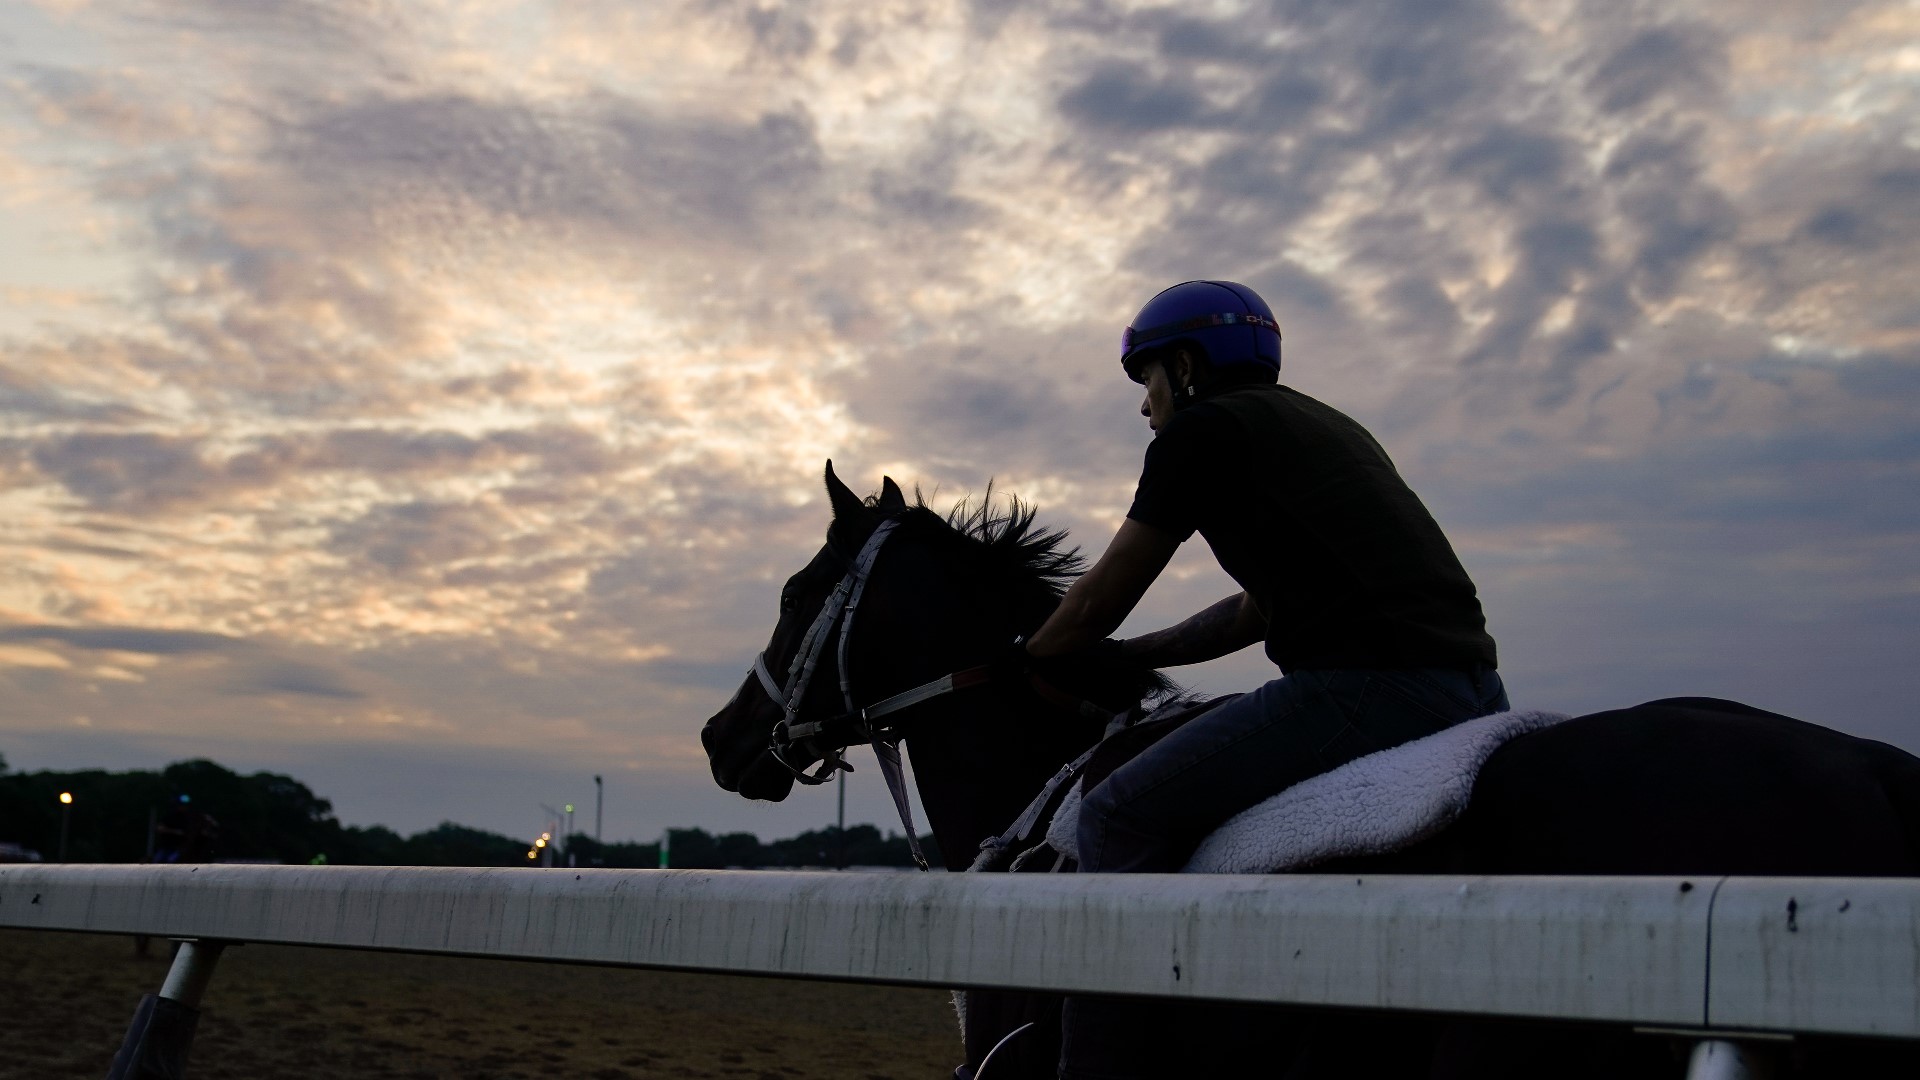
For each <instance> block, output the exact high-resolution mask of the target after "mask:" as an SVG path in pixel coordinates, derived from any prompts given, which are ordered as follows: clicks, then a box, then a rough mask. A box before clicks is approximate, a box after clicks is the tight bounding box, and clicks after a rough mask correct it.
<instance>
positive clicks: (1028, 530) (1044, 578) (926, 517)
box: [868, 483, 1178, 697]
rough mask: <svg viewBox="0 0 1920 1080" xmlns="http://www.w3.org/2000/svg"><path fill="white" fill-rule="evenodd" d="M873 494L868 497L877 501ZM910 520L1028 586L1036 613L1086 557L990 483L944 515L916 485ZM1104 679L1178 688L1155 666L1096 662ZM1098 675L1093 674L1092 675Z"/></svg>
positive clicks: (1054, 599)
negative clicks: (946, 537) (950, 540)
mask: <svg viewBox="0 0 1920 1080" xmlns="http://www.w3.org/2000/svg"><path fill="white" fill-rule="evenodd" d="M877 501H878V500H877V497H876V498H874V499H869V500H868V505H873V504H874V503H876V502H877ZM907 513H908V515H910V519H912V520H918V521H920V522H922V523H923V527H925V528H928V529H929V530H930V531H932V532H934V533H945V534H946V535H947V536H948V537H950V538H952V539H953V540H956V541H959V542H961V543H963V544H964V546H965V547H967V548H968V549H970V550H971V551H973V552H974V553H975V554H977V555H979V556H981V557H982V558H983V559H984V560H985V561H986V563H987V564H988V565H989V566H990V567H992V568H993V569H994V570H995V571H996V572H998V573H999V574H1000V575H1002V576H1004V577H1005V578H1006V579H1007V580H1008V581H1009V582H1010V583H1012V584H1013V585H1014V586H1016V587H1017V588H1020V589H1023V590H1030V591H1031V595H1032V596H1033V597H1034V599H1035V600H1036V602H1037V603H1038V605H1039V606H1041V607H1042V609H1043V610H1042V614H1041V617H1042V618H1044V614H1045V612H1048V611H1051V610H1052V609H1053V608H1054V607H1055V606H1056V605H1058V603H1059V601H1060V597H1061V596H1062V595H1063V594H1064V593H1065V592H1066V591H1067V586H1069V585H1071V584H1072V583H1073V580H1074V579H1075V578H1077V577H1079V576H1080V574H1081V572H1082V571H1083V570H1085V569H1086V563H1087V560H1086V558H1085V556H1083V555H1081V554H1080V549H1079V547H1077V546H1074V547H1069V546H1068V537H1067V531H1066V530H1065V529H1050V528H1047V527H1045V526H1043V525H1040V524H1038V523H1037V521H1036V518H1037V517H1038V515H1039V511H1038V510H1037V509H1036V508H1035V507H1034V505H1033V504H1032V503H1029V502H1026V501H1024V500H1022V499H1020V498H1019V497H1018V496H1015V495H1008V496H1005V497H1004V498H996V496H995V492H994V490H993V485H992V483H988V485H987V490H986V492H985V493H984V494H983V495H981V497H980V498H979V499H978V500H974V499H971V498H968V499H962V500H960V502H959V503H957V504H956V505H955V506H954V507H953V509H951V510H949V511H947V513H946V515H945V516H944V517H943V516H942V515H941V514H940V513H939V512H938V511H936V510H934V509H933V508H932V507H931V506H928V505H927V500H926V496H925V495H923V494H922V493H921V491H920V489H919V488H917V487H916V488H915V489H914V492H913V505H912V506H910V507H909V508H908V510H907ZM1097 666H1099V667H1101V668H1105V669H1106V670H1105V671H1104V676H1105V678H1107V679H1112V678H1115V677H1118V678H1119V679H1120V680H1122V681H1124V682H1126V683H1128V684H1130V685H1131V686H1133V687H1135V688H1136V692H1138V693H1139V694H1141V695H1143V696H1148V697H1152V696H1158V695H1163V694H1167V693H1170V692H1173V691H1176V690H1177V689H1178V685H1177V684H1176V683H1175V682H1174V681H1173V680H1172V679H1169V678H1167V677H1166V676H1165V675H1162V674H1161V673H1160V672H1159V671H1157V670H1155V669H1153V668H1148V667H1142V666H1141V665H1139V664H1137V663H1131V662H1125V661H1122V662H1120V663H1118V664H1111V665H1109V664H1105V663H1102V664H1098V665H1097ZM1096 677H1098V675H1096Z"/></svg>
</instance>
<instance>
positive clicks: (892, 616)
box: [701, 461, 1920, 1080]
mask: <svg viewBox="0 0 1920 1080" xmlns="http://www.w3.org/2000/svg"><path fill="white" fill-rule="evenodd" d="M825 480H826V487H827V493H828V497H829V502H830V504H831V508H832V520H831V523H830V524H829V526H828V529H827V536H826V541H825V543H824V544H823V545H822V547H821V548H820V550H819V551H818V552H817V553H816V554H815V555H814V557H813V558H812V560H811V561H809V562H808V563H807V565H806V566H805V567H803V568H802V569H801V570H800V571H799V572H798V573H796V574H794V575H793V576H792V577H791V578H789V579H788V580H787V581H786V583H785V585H784V586H783V588H782V590H781V594H780V609H779V616H778V619H777V621H776V623H775V626H774V630H773V633H772V635H771V637H770V638H769V639H768V641H767V645H766V647H765V649H764V650H763V651H762V653H761V654H760V656H759V657H758V658H756V660H755V661H754V664H753V667H752V669H751V670H750V671H749V672H748V673H747V674H746V676H745V677H744V679H743V681H742V682H741V684H740V687H739V689H738V690H737V691H736V692H735V693H734V695H733V697H732V699H731V700H729V701H728V702H727V703H726V705H725V706H723V707H722V708H721V709H720V711H719V712H717V713H715V714H714V715H713V716H712V717H711V718H710V719H709V720H708V721H707V723H706V725H705V727H704V728H703V729H702V731H701V742H702V744H703V745H704V747H705V749H706V752H707V755H708V759H709V763H710V765H711V767H712V772H713V777H714V780H715V781H716V782H717V783H718V784H719V785H720V786H721V787H722V788H724V789H726V790H729V791H734V792H737V793H739V794H741V795H742V796H745V797H747V798H751V799H760V800H768V801H775V802H777V801H780V800H782V799H784V798H786V797H787V795H788V794H789V793H790V792H791V791H792V789H793V786H794V784H795V783H796V782H798V783H820V782H823V781H824V780H825V779H827V778H829V777H830V776H831V774H832V772H833V771H834V770H836V769H839V768H846V767H848V766H846V765H845V763H844V761H842V760H841V759H840V756H839V752H838V751H839V749H841V748H844V747H845V746H846V745H849V744H850V743H852V742H855V741H861V740H865V739H869V738H871V739H873V740H874V742H875V746H876V750H878V751H880V753H881V760H882V764H883V769H884V767H885V765H886V760H887V753H888V752H889V751H890V750H891V749H892V747H893V746H894V745H895V744H896V743H899V742H903V743H904V744H905V745H906V747H907V749H908V751H909V752H910V753H911V755H912V759H913V765H914V776H915V779H916V781H917V784H918V788H919V792H920V797H921V802H922V805H923V806H924V807H925V809H926V812H927V816H928V819H929V825H930V827H931V829H932V832H933V835H934V838H935V840H936V842H937V844H938V847H939V850H940V852H941V853H942V858H943V861H944V863H945V865H946V867H947V869H949V870H955V871H958V870H964V869H966V868H967V867H968V866H969V864H970V862H971V861H972V859H973V856H974V853H975V852H976V851H977V850H978V849H979V848H980V846H981V844H982V842H983V841H987V840H990V839H992V838H994V837H997V836H998V835H999V834H1000V833H1001V831H1002V830H1003V829H1005V828H1006V827H1007V826H1008V824H1009V823H1010V822H1012V821H1013V819H1014V818H1015V817H1016V816H1017V815H1019V814H1020V813H1021V811H1022V810H1023V809H1025V807H1026V806H1027V804H1028V803H1029V801H1031V800H1032V799H1033V798H1034V795H1035V793H1036V792H1038V791H1039V790H1040V789H1041V787H1042V785H1043V784H1045V783H1046V781H1047V780H1048V779H1049V778H1050V777H1051V776H1053V775H1054V774H1055V773H1057V772H1058V771H1059V770H1060V767H1061V766H1062V764H1063V763H1065V762H1068V761H1071V760H1073V759H1074V758H1076V757H1077V756H1078V755H1080V754H1081V753H1082V752H1083V751H1084V750H1086V749H1087V748H1088V747H1090V746H1092V745H1093V744H1094V743H1095V742H1097V741H1098V740H1099V739H1100V738H1101V736H1102V734H1103V732H1104V731H1105V730H1106V729H1107V727H1108V724H1109V723H1110V721H1111V717H1112V716H1113V715H1115V714H1118V713H1121V712H1123V711H1125V710H1127V709H1129V708H1133V707H1137V706H1138V705H1139V703H1140V702H1141V701H1143V700H1146V699H1164V698H1166V697H1168V696H1169V695H1170V694H1171V690H1172V687H1171V684H1170V682H1169V681H1168V680H1166V679H1165V678H1164V677H1163V676H1161V675H1160V673H1158V672H1156V671H1152V670H1150V669H1144V668H1141V667H1139V666H1138V665H1130V664H1128V663H1127V662H1125V661H1124V660H1121V659H1119V658H1117V657H1116V656H1113V655H1111V654H1105V653H1099V652H1096V653H1093V654H1090V655H1087V656H1084V657H1079V658H1075V659H1073V660H1069V661H1066V662H1063V663H1061V664H1060V665H1059V666H1057V667H1050V668H1049V669H1048V671H1047V680H1048V681H1049V682H1050V683H1051V684H1052V689H1051V692H1044V693H1043V692H1036V691H1037V690H1043V689H1047V688H1046V687H1044V686H1041V685H1040V684H1038V683H1036V684H1035V685H1033V686H1029V685H1026V684H1024V683H1022V682H1021V681H1019V680H1007V679H990V678H981V677H979V676H980V673H983V672H987V671H989V670H991V669H992V666H993V660H994V658H995V657H996V656H997V655H999V654H1001V653H1002V651H1003V650H1004V649H1005V648H1006V646H1007V644H1008V643H1009V642H1010V641H1012V640H1013V638H1014V636H1015V635H1016V634H1022V633H1030V632H1032V631H1033V630H1034V629H1035V628H1037V627H1038V626H1039V625H1040V623H1041V622H1043V621H1044V620H1045V618H1046V617H1047V615H1048V614H1050V613H1051V612H1052V610H1053V609H1054V607H1055V606H1056V605H1057V604H1058V602H1059V599H1060V596H1061V594H1062V593H1063V591H1064V588H1065V586H1066V584H1067V583H1069V582H1070V581H1071V580H1072V578H1073V576H1074V575H1075V574H1076V573H1077V572H1078V571H1079V570H1080V569H1081V566H1082V563H1081V560H1080V559H1079V557H1078V554H1077V551H1076V550H1073V549H1068V548H1067V547H1066V546H1065V544H1066V539H1067V538H1066V535H1065V534H1064V533H1063V532H1060V531H1049V530H1046V529H1043V528H1040V527H1038V526H1036V525H1035V518H1036V514H1035V512H1034V510H1033V509H1032V508H1031V507H1030V506H1025V505H1023V504H1022V503H1020V502H1019V501H1018V500H1017V499H1015V500H1010V501H1007V502H1006V503H1005V504H1004V505H1005V508H1004V509H1000V508H999V505H1000V504H996V503H995V501H994V499H993V498H992V493H991V490H989V493H988V496H987V497H986V498H984V499H982V500H981V501H980V502H979V503H977V504H972V505H969V504H962V505H961V507H959V508H958V509H956V510H955V511H954V512H953V513H952V514H950V515H947V516H946V517H944V518H943V517H942V516H941V515H939V514H937V513H935V512H934V511H932V510H931V509H929V508H928V507H927V506H926V505H925V504H924V502H922V501H921V500H918V499H916V500H915V501H914V503H912V504H909V503H908V502H907V500H906V497H905V495H904V493H903V492H902V491H901V490H900V488H899V486H898V485H897V484H895V483H894V482H893V480H892V479H891V478H884V479H883V481H882V488H881V491H880V492H879V493H878V494H877V495H875V496H873V497H870V498H867V499H862V498H860V497H859V496H857V495H856V494H855V493H854V492H853V491H852V490H851V489H850V488H848V487H847V486H846V485H845V484H844V483H843V482H841V481H840V480H839V478H838V477H837V476H835V474H834V472H833V465H832V462H830V461H829V462H828V463H827V468H826V476H825ZM882 553H884V558H882V557H881V555H882ZM856 614H857V620H856ZM836 637H837V646H838V647H837V648H835V647H833V646H834V645H835V644H836ZM774 672H786V673H787V678H786V680H785V681H784V682H782V681H781V680H779V679H777V678H775V677H774V675H773V673H774ZM834 689H838V690H839V693H838V694H835V693H833V692H832V691H833V690H834ZM809 770H813V771H811V772H810V771H809ZM896 798H897V799H898V800H899V801H900V802H901V805H902V808H903V810H904V805H905V804H904V798H903V797H902V796H900V795H899V794H898V793H896ZM1314 869H1315V870H1317V871H1318V870H1324V871H1328V872H1354V873H1367V874H1376V875H1377V874H1393V873H1461V874H1583V875H1594V874H1601V875H1610V874H1623V875H1722V874H1740V875H1762V876H1897V877H1910V876H1920V759H1916V758H1914V757H1913V756H1911V755H1909V754H1906V753H1904V752H1902V751H1900V750H1898V749H1896V748H1894V747H1891V746H1887V745H1885V744H1882V743H1877V742H1872V741H1869V740H1865V739H1858V738H1854V737H1852V736H1848V735H1844V734H1842V733H1839V732H1836V731H1832V730H1829V729H1826V728H1823V727H1819V726H1816V725H1813V724H1808V723H1805V722H1802V721H1799V720H1795V719H1793V718H1790V717H1785V716H1781V715H1778V714H1774V713H1770V712H1766V711H1764V710H1761V709H1758V708H1754V707H1752V706H1749V705H1744V704H1741V703H1738V702H1731V701H1723V700H1718V699H1712V698H1674V699H1665V700H1662V701H1655V702H1648V703H1645V704H1641V705H1636V706H1632V707H1629V708H1623V709H1615V710H1609V711H1606V712H1601V713H1595V714H1590V715H1587V716H1581V717H1575V718H1573V719H1570V720H1567V721H1564V722H1562V723H1559V724H1557V725H1554V726H1551V727H1547V728H1544V729H1542V730H1538V731H1534V732H1532V733H1529V734H1525V735H1521V736H1519V737H1517V738H1514V739H1513V740H1512V741H1510V742H1508V743H1507V744H1506V745H1504V746H1503V747H1502V748H1501V749H1499V750H1498V751H1496V752H1494V753H1493V755H1492V756H1491V757H1490V758H1489V759H1488V760H1487V761H1486V764H1485V765H1484V766H1483V768H1482V770H1481V773H1480V776H1479V778H1478V781H1477V783H1476V785H1475V788H1474V791H1473V795H1472V798H1471V802H1470V803H1469V805H1468V807H1467V809H1466V811H1465V813H1464V814H1463V815H1462V816H1461V817H1460V818H1459V820H1458V821H1456V822H1455V823H1454V824H1453V825H1451V826H1450V827H1448V828H1446V829H1445V830H1443V831H1442V832H1440V833H1439V834H1437V835H1435V836H1433V837H1430V838H1428V839H1426V840H1423V841H1421V842H1419V843H1416V844H1414V845H1412V846H1410V847H1407V848H1404V849H1402V850H1400V851H1397V852H1393V853H1390V854H1387V855H1375V856H1365V857H1353V858H1347V859H1342V860H1338V861H1336V862H1335V863H1331V864H1327V865H1324V866H1318V867H1315V868H1314ZM967 996H968V998H969V999H970V1000H969V1006H968V1008H967V1010H966V1013H965V1022H964V1028H965V1033H964V1043H965V1051H966V1058H967V1061H966V1064H965V1065H963V1066H962V1067H961V1068H960V1069H958V1070H956V1075H957V1076H971V1075H973V1073H974V1071H975V1070H977V1069H978V1068H979V1067H980V1065H981V1063H982V1061H983V1059H984V1058H985V1057H986V1056H987V1055H988V1053H989V1052H991V1051H992V1050H993V1048H994V1047H995V1046H996V1045H997V1044H999V1043H1000V1042H1001V1041H1002V1040H1003V1038H1004V1037H1005V1036H1006V1035H1007V1034H1008V1033H1009V1032H1011V1031H1013V1030H1015V1029H1016V1028H1017V1027H1018V1026H1019V1025H1020V1024H1021V1023H1023V1022H1024V1021H1026V1020H1035V1021H1038V1026H1037V1027H1036V1028H1035V1029H1034V1031H1032V1032H1030V1033H1028V1034H1027V1035H1025V1036H1022V1038H1021V1040H1019V1041H1018V1042H1017V1047H1018V1048H1017V1050H1014V1051H1013V1052H1012V1053H1010V1054H1008V1053H1002V1054H996V1055H995V1057H994V1064H993V1069H992V1072H991V1076H990V1077H988V1080H1006V1078H1011V1077H1015V1076H1052V1075H1053V1068H1054V1057H1055V1056H1056V1055H1057V1053H1058V1041H1057V1040H1058V1029H1057V1007H1058V1002H1059V999H1058V998H1057V997H1051V996H1048V995H1037V994H1019V993H980V992H975V993H971V994H969V995H967ZM1151 1009H1152V1012H1151V1015H1152V1016H1153V1017H1154V1018H1155V1020H1156V1021H1157V1022H1159V1023H1162V1024H1164V1025H1165V1029H1166V1030H1167V1031H1168V1032H1169V1037H1168V1038H1167V1039H1166V1040H1165V1043H1164V1047H1163V1050H1164V1052H1165V1054H1166V1055H1167V1057H1166V1063H1165V1069H1164V1071H1165V1074H1167V1075H1178V1074H1186V1075H1202V1074H1208V1073H1209V1070H1210V1069H1211V1068H1226V1067H1227V1065H1226V1064H1224V1063H1227V1062H1232V1063H1235V1064H1244V1062H1245V1061H1247V1060H1252V1059H1250V1058H1249V1057H1248V1056H1247V1055H1249V1054H1252V1053H1259V1054H1261V1055H1263V1057H1262V1058H1261V1060H1265V1061H1267V1062H1268V1064H1269V1065H1270V1066H1271V1070H1270V1071H1272V1072H1274V1073H1276V1074H1280V1073H1284V1074H1285V1075H1289V1076H1302V1077H1304V1076H1317V1075H1334V1074H1335V1073H1336V1071H1337V1072H1338V1073H1339V1074H1341V1075H1347V1074H1351V1073H1352V1072H1353V1071H1354V1070H1355V1069H1359V1070H1360V1071H1361V1072H1362V1073H1366V1072H1368V1071H1374V1072H1379V1073H1381V1074H1383V1075H1384V1074H1397V1075H1433V1076H1440V1075H1475V1076H1502V1075H1513V1076H1519V1075H1537V1074H1538V1073H1539V1072H1540V1071H1542V1070H1543V1069H1551V1071H1552V1072H1554V1073H1556V1074H1562V1075H1588V1074H1591V1075H1596V1076H1599V1075H1620V1074H1622V1073H1631V1074H1635V1075H1648V1076H1655V1075H1660V1074H1661V1073H1662V1071H1663V1070H1664V1071H1667V1072H1670V1073H1672V1074H1673V1075H1678V1070H1679V1068H1680V1066H1678V1065H1676V1064H1674V1063H1672V1062H1670V1061H1669V1060H1668V1059H1667V1049H1666V1047H1665V1046H1663V1045H1662V1044H1660V1043H1659V1042H1658V1040H1652V1039H1647V1038H1637V1037H1632V1036H1631V1035H1629V1034H1627V1033H1624V1032H1617V1031H1612V1030H1604V1029H1594V1028H1590V1027H1576V1026H1574V1025H1564V1024H1563V1025H1555V1024H1550V1023H1539V1022H1521V1021H1475V1020H1468V1019H1462V1018H1427V1017H1404V1016H1390V1015H1380V1014H1373V1015H1360V1016H1354V1015H1342V1014H1334V1013H1329V1012H1325V1011H1312V1010H1308V1011H1306V1012H1304V1013H1303V1012H1302V1011H1301V1010H1285V1009H1278V1008H1252V1009H1250V1008H1245V1007H1226V1006H1195V1005H1172V1004H1157V1005H1154V1006H1152V1007H1151ZM1303 1017H1304V1018H1305V1019H1304V1020H1303V1019H1302V1018H1303ZM1249 1033H1254V1038H1255V1040H1256V1041H1255V1042H1254V1043H1249V1042H1248V1041H1247V1039H1246V1038H1245V1037H1246V1036H1248V1035H1249ZM1799 1045H1800V1046H1801V1048H1802V1050H1801V1052H1800V1057H1798V1058H1796V1061H1800V1062H1801V1063H1802V1064H1805V1063H1806V1061H1813V1062H1815V1065H1813V1066H1809V1067H1810V1068H1814V1071H1815V1072H1816V1073H1820V1072H1823V1070H1824V1069H1826V1068H1842V1069H1847V1070H1854V1069H1868V1070H1873V1069H1878V1068H1880V1067H1883V1066H1885V1065H1886V1061H1887V1060H1889V1059H1886V1057H1885V1055H1887V1054H1893V1055H1894V1059H1897V1061H1898V1063H1899V1065H1900V1066H1901V1067H1909V1066H1912V1065H1914V1064H1915V1058H1914V1054H1913V1051H1914V1049H1915V1048H1911V1047H1906V1046H1904V1045H1900V1046H1894V1047H1891V1048H1889V1047H1888V1046H1887V1045H1886V1044H1881V1043H1873V1042H1861V1041H1850V1040H1808V1039H1803V1040H1801V1041H1800V1044H1799ZM1255 1047H1257V1049H1256V1048H1255ZM1807 1047H1812V1048H1813V1049H1814V1050H1815V1051H1817V1053H1815V1054H1814V1055H1813V1057H1811V1058H1809V1057H1808V1056H1807V1051H1806V1048H1807ZM1208 1055H1212V1060H1213V1061H1215V1062H1216V1063H1218V1064H1216V1065H1214V1066H1207V1065H1204V1064H1202V1062H1203V1061H1205V1060H1206V1059H1207V1057H1208ZM1876 1055H1878V1056H1876ZM1549 1063H1550V1064H1549ZM1822 1063H1824V1064H1822ZM1288 1070H1291V1071H1288ZM1582 1070H1585V1071H1584V1072H1583V1071H1582ZM1914 1075H1920V1073H1914Z"/></svg>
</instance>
